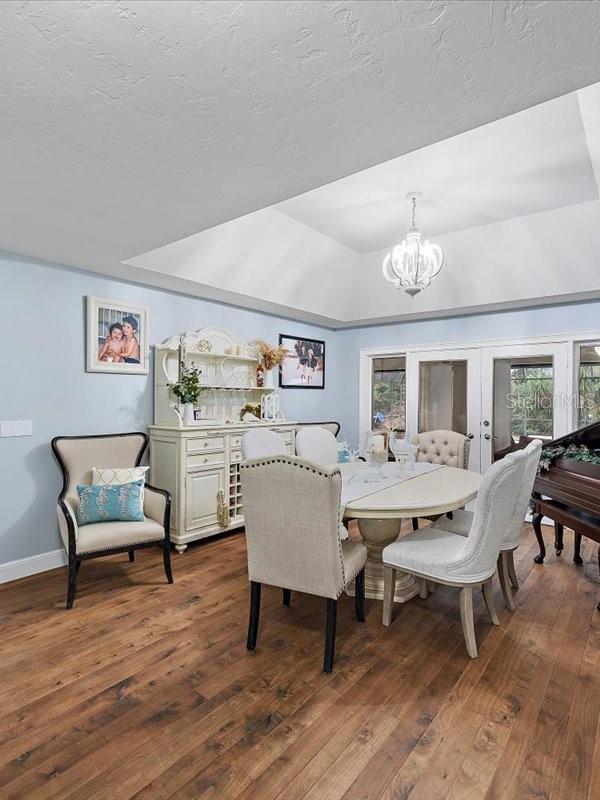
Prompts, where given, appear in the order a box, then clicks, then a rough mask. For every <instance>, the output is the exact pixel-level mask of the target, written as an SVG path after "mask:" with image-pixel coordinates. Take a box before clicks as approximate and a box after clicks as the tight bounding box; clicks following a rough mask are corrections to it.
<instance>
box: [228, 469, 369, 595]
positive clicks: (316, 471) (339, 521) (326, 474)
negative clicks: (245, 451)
mask: <svg viewBox="0 0 600 800" xmlns="http://www.w3.org/2000/svg"><path fill="white" fill-rule="evenodd" d="M267 464H286V465H287V466H289V467H295V468H296V469H306V470H308V471H309V472H312V473H313V474H314V475H321V476H322V477H323V478H333V477H334V476H336V475H339V476H340V477H341V474H342V473H341V472H340V470H339V468H338V467H334V468H333V470H332V471H331V472H322V471H321V470H319V469H316V468H315V467H311V466H309V465H308V464H306V463H302V462H301V461H299V460H297V459H295V458H291V457H290V456H277V457H276V458H261V459H260V460H257V461H254V462H253V463H251V464H244V463H243V462H242V463H241V464H240V469H241V470H242V469H253V468H254V467H262V466H265V465H267ZM341 524H342V518H341V515H340V512H339V511H338V518H337V525H338V530H339V527H340V525H341ZM338 549H339V554H340V563H341V565H342V582H343V584H344V585H343V587H342V589H341V590H340V591H339V592H338V595H337V596H338V597H341V595H342V593H343V591H344V589H345V588H346V586H348V584H349V583H350V581H351V580H352V579H353V578H355V577H356V575H357V574H358V572H360V570H358V572H357V573H355V575H353V576H352V578H348V580H346V571H345V569H344V556H343V550H342V540H341V539H340V537H339V535H338Z"/></svg>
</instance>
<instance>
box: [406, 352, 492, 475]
mask: <svg viewBox="0 0 600 800" xmlns="http://www.w3.org/2000/svg"><path fill="white" fill-rule="evenodd" d="M406 383H407V409H406V410H407V421H408V430H409V431H410V432H411V433H414V432H422V431H431V430H438V429H443V430H450V431H457V432H458V433H463V434H464V435H465V436H468V437H469V439H470V440H471V448H470V454H469V469H472V470H476V471H479V470H480V468H481V453H480V434H481V349H480V348H476V347H473V348H461V349H456V350H420V351H416V352H410V353H408V354H407V359H406Z"/></svg>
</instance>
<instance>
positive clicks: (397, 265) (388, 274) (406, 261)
mask: <svg viewBox="0 0 600 800" xmlns="http://www.w3.org/2000/svg"><path fill="white" fill-rule="evenodd" d="M420 195H421V193H420V192H409V194H407V195H406V197H407V198H408V199H409V200H410V201H411V203H412V213H411V221H410V229H409V230H408V232H407V234H406V239H403V240H402V242H401V243H400V244H397V245H396V246H395V247H394V248H393V249H392V250H391V252H389V253H388V254H387V256H386V257H385V258H384V259H383V265H382V271H383V277H384V278H385V279H386V280H388V281H389V282H390V283H393V284H394V286H395V287H396V289H404V291H405V292H406V293H407V294H409V295H410V296H411V297H414V296H415V295H416V294H418V293H419V292H420V291H421V289H425V288H426V287H427V286H429V285H430V284H431V281H432V280H433V279H434V278H435V276H436V275H437V274H438V272H439V271H440V270H441V268H442V265H443V263H444V253H443V251H442V248H441V247H440V246H439V245H437V244H431V243H430V242H428V241H427V240H424V241H421V232H420V231H419V229H418V228H417V227H416V225H415V211H416V207H417V197H420Z"/></svg>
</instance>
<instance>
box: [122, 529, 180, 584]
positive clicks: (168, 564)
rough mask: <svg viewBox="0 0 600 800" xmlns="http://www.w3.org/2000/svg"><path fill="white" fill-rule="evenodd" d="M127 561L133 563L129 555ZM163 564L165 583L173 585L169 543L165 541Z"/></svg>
mask: <svg viewBox="0 0 600 800" xmlns="http://www.w3.org/2000/svg"><path fill="white" fill-rule="evenodd" d="M129 560H130V561H133V559H132V558H131V555H130V556H129ZM163 564H164V567H165V575H166V576H167V582H168V583H173V573H172V572H171V543H170V542H168V541H167V540H166V539H165V540H164V541H163Z"/></svg>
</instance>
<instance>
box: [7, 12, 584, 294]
mask: <svg viewBox="0 0 600 800" xmlns="http://www.w3.org/2000/svg"><path fill="white" fill-rule="evenodd" d="M599 28H600V4H597V3H583V2H547V3H544V2H537V1H536V2H500V1H498V2H494V3H490V2H435V1H433V2H419V1H417V2H377V1H376V2H373V1H372V0H366V1H365V2H359V1H356V2H348V0H341V1H340V2H322V3H318V2H270V1H267V2H256V1H254V2H187V1H186V2H176V1H175V2H174V1H171V2H101V1H100V0H98V1H91V2H10V0H9V1H8V2H6V1H5V2H3V3H1V4H0V75H1V79H0V114H1V115H2V116H1V125H0V183H1V185H2V193H1V197H0V248H3V249H6V250H10V251H14V252H17V253H22V254H25V255H30V256H34V257H38V258H44V259H47V260H51V261H57V262H61V263H65V264H69V265H74V266H81V267H86V268H89V269H93V270H97V271H100V272H106V273H109V274H113V275H122V276H125V277H134V278H137V279H140V280H148V281H150V282H159V283H161V285H169V283H168V282H169V276H168V275H167V274H164V275H162V276H158V275H157V273H152V274H150V273H149V272H146V271H144V270H140V269H137V270H136V269H134V268H133V267H129V266H124V265H123V264H122V262H123V261H124V260H126V259H129V258H131V257H133V256H135V255H136V254H139V253H144V252H146V251H148V250H151V249H152V248H156V247H159V246H161V245H164V244H167V243H169V242H173V241H176V240H179V239H181V238H182V237H184V236H187V235H190V234H193V233H196V232H198V231H201V230H204V229H206V228H209V227H210V226H213V225H215V224H218V223H221V222H223V221H225V220H228V219H233V218H236V217H239V216H240V215H242V214H245V213H247V212H250V211H253V210H255V209H258V208H261V207H265V206H268V205H271V204H274V203H277V202H280V201H282V200H284V199H286V198H289V197H293V196H295V195H297V194H299V193H301V192H304V191H306V190H308V189H311V188H314V187H316V186H321V185H323V184H325V183H328V182H330V181H332V180H335V179H338V178H340V177H343V176H345V175H349V174H351V173H354V172H356V171H357V170H360V169H364V168H366V167H368V166H371V165H373V164H377V163H380V162H382V161H385V160H387V159H390V158H393V157H396V156H398V155H401V154H403V153H407V152H409V151H412V150H414V149H416V148H418V147H422V146H424V145H427V144H430V143H432V142H435V141H438V140H441V139H444V138H446V137H448V136H452V135H454V134H456V133H459V132H461V131H464V130H468V129H471V128H474V127H476V126H478V125H480V124H482V123H486V122H489V121H490V120H493V119H498V118H501V117H504V116H506V115H507V114H510V113H513V112H515V111H518V110H520V109H523V108H526V107H528V106H531V105H534V104H536V103H539V102H541V101H544V100H547V99H549V98H552V97H556V96H559V95H562V94H564V93H566V92H569V91H572V90H574V89H577V88H579V87H581V86H583V85H586V84H590V83H593V82H595V81H598V80H600V62H599V60H598V44H599ZM200 266H201V265H200ZM201 278H202V276H201V275H200V276H199V277H198V278H197V279H196V280H197V282H198V285H197V288H196V289H194V286H193V285H192V284H189V285H188V286H187V287H186V290H187V291H190V292H196V293H198V294H202V293H203V291H204V289H203V288H202V285H201ZM239 301H240V303H244V298H243V297H242V296H241V295H240V298H239Z"/></svg>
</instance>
